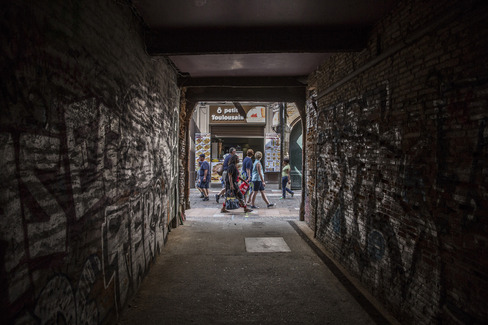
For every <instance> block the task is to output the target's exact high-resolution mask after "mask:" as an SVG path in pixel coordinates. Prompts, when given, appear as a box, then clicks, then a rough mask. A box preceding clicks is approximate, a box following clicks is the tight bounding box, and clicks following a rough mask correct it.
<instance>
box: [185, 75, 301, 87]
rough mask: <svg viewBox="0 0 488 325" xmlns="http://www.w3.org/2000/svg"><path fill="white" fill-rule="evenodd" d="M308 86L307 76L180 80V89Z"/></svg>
mask: <svg viewBox="0 0 488 325" xmlns="http://www.w3.org/2000/svg"><path fill="white" fill-rule="evenodd" d="M306 84H307V76H298V77H202V78H193V77H189V76H181V77H179V78H178V85H179V86H180V87H247V88H252V87H260V88H263V87H264V88H282V87H303V86H305V85H306Z"/></svg>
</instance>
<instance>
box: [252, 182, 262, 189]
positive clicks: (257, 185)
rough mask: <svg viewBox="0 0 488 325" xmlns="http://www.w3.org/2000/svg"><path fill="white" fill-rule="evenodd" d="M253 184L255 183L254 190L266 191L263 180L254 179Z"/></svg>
mask: <svg viewBox="0 0 488 325" xmlns="http://www.w3.org/2000/svg"><path fill="white" fill-rule="evenodd" d="M252 184H253V188H252V190H253V191H264V186H263V182H261V181H253V182H252Z"/></svg>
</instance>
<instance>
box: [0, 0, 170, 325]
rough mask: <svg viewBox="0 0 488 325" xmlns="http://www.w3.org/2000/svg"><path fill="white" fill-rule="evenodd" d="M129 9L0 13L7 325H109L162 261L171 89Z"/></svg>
mask: <svg viewBox="0 0 488 325" xmlns="http://www.w3.org/2000/svg"><path fill="white" fill-rule="evenodd" d="M128 3H129V2H126V1H94V0H90V1H63V0H55V1H54V0H49V1H47V0H44V1H10V2H7V3H5V2H3V3H2V10H1V19H0V33H1V34H2V37H1V41H0V42H1V43H0V52H1V53H0V67H1V71H2V76H1V84H0V92H1V93H0V109H1V115H0V139H1V141H0V155H1V157H2V158H1V160H0V183H1V184H2V187H1V190H0V203H1V209H0V220H1V221H0V289H1V290H0V291H1V301H0V306H1V307H0V309H1V310H0V314H1V316H0V317H1V318H2V321H1V323H2V324H6V323H10V322H12V323H13V322H15V323H22V324H32V323H36V324H37V323H43V324H44V323H63V322H64V323H66V324H101V323H107V322H112V321H113V320H114V319H115V318H116V317H117V314H118V313H119V311H120V310H121V308H122V307H123V306H124V305H125V304H126V302H127V300H128V298H129V297H130V296H131V295H132V294H133V293H134V292H135V290H137V287H138V285H139V284H140V282H141V280H142V279H143V278H144V277H145V275H146V274H147V272H148V270H149V268H150V266H151V263H152V262H153V261H154V259H155V258H156V256H157V255H158V254H159V252H160V251H161V250H162V249H163V246H164V242H165V240H166V238H167V233H168V224H169V223H170V221H171V220H172V219H173V218H174V217H175V211H176V209H177V207H176V205H177V201H176V199H175V197H174V193H176V189H177V178H178V177H177V173H178V154H177V147H178V143H177V141H178V140H177V139H178V129H177V126H178V106H179V90H178V88H177V86H176V75H175V72H174V71H173V70H172V68H170V67H169V66H168V65H167V64H166V62H165V61H164V60H160V59H154V58H150V57H148V55H147V54H146V53H145V52H144V45H143V40H142V36H141V35H142V29H141V22H140V21H139V20H138V19H137V18H135V15H134V14H133V12H132V10H131V8H130V6H129V5H128Z"/></svg>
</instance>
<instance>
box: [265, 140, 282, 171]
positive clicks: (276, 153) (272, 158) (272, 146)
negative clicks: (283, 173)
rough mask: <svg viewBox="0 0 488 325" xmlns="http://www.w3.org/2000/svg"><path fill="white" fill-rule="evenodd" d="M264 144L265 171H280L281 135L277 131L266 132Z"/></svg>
mask: <svg viewBox="0 0 488 325" xmlns="http://www.w3.org/2000/svg"><path fill="white" fill-rule="evenodd" d="M265 141H266V142H265V145H264V154H265V166H264V171H265V172H279V171H280V162H281V157H280V149H281V146H280V135H279V134H276V133H266V140H265Z"/></svg>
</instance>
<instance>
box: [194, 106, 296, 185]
mask: <svg viewBox="0 0 488 325" xmlns="http://www.w3.org/2000/svg"><path fill="white" fill-rule="evenodd" d="M277 123H279V105H277V104H276V103H244V102H241V103H236V105H235V104H234V103H231V102H212V103H199V104H198V105H197V107H196V108H195V110H194V113H193V127H192V128H191V129H192V132H190V137H191V139H190V144H191V155H190V156H191V159H193V161H195V164H194V166H195V168H194V169H193V168H191V167H190V169H191V170H190V175H191V177H192V179H193V180H195V179H196V172H197V171H198V168H199V165H198V162H197V158H198V156H199V155H200V154H201V153H204V154H205V159H206V160H207V161H208V162H209V163H210V166H211V169H212V178H211V179H212V182H211V184H212V185H213V187H218V186H220V184H221V181H220V176H219V175H218V174H217V173H216V169H217V168H218V166H219V165H220V164H222V163H223V160H224V156H225V155H226V154H227V153H228V152H229V149H230V148H231V147H234V148H236V151H237V155H238V156H239V158H240V161H241V162H242V159H243V158H244V157H245V156H246V153H247V150H248V149H252V150H253V151H254V152H256V151H261V152H262V153H263V158H262V159H261V163H262V165H263V169H264V177H265V180H266V182H268V183H279V182H280V179H281V172H280V171H281V163H282V159H281V157H282V155H283V156H288V149H287V148H289V144H288V141H289V136H286V134H283V133H281V131H280V129H279V128H277ZM288 129H289V128H288ZM277 131H278V132H277ZM282 137H283V138H284V139H285V142H286V143H283V144H282V141H281V138H282ZM190 166H191V165H190Z"/></svg>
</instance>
